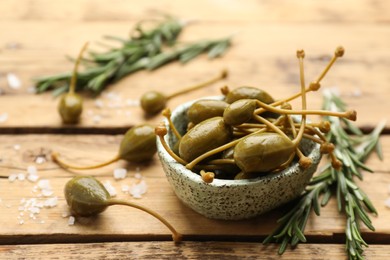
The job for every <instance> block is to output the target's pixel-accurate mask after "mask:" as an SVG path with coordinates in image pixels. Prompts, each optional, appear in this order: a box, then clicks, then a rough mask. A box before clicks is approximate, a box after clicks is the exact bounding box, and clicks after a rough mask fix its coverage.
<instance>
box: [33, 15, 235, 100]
mask: <svg viewBox="0 0 390 260" xmlns="http://www.w3.org/2000/svg"><path fill="white" fill-rule="evenodd" d="M148 22H152V24H153V25H154V27H152V28H149V29H146V26H145V23H146V21H141V22H139V23H137V25H136V26H135V27H134V28H133V30H132V33H131V36H130V38H129V39H123V38H120V37H116V36H105V39H107V40H113V41H117V42H119V43H120V44H122V46H121V47H115V48H114V47H109V46H107V45H105V47H108V48H109V49H108V50H107V51H106V52H103V53H98V52H95V51H89V57H88V58H86V59H85V60H86V61H88V66H86V68H85V70H84V71H83V72H80V73H78V79H79V80H78V81H77V86H76V90H77V91H90V92H92V93H94V94H95V95H97V94H99V93H100V92H101V91H103V90H104V89H105V88H106V87H107V86H108V85H110V84H111V83H114V82H116V81H118V80H120V79H122V78H123V77H125V76H127V75H129V74H132V73H134V72H136V71H139V70H143V69H147V70H154V69H157V68H159V67H161V66H163V65H165V64H167V63H169V62H172V61H175V60H179V61H181V62H182V63H185V62H189V61H190V60H192V59H194V58H195V57H197V56H199V55H200V54H202V53H207V54H208V57H209V58H216V57H218V56H221V55H222V54H223V53H224V52H225V51H226V50H227V49H228V47H229V46H230V45H231V37H228V38H223V39H217V40H201V41H198V42H194V43H191V44H187V45H184V46H181V47H179V46H177V38H178V37H179V35H180V33H181V32H182V29H183V28H184V26H185V24H184V23H183V22H181V21H179V20H178V19H175V18H172V17H170V16H167V17H165V19H163V20H162V21H160V22H156V21H148ZM70 78H71V73H70V72H67V73H61V74H58V75H52V76H46V77H40V78H37V79H36V80H35V81H36V83H35V88H36V92H37V93H42V92H45V91H48V90H51V89H52V90H55V91H53V94H55V95H59V94H61V93H63V92H65V91H67V90H68V85H69V82H70Z"/></svg>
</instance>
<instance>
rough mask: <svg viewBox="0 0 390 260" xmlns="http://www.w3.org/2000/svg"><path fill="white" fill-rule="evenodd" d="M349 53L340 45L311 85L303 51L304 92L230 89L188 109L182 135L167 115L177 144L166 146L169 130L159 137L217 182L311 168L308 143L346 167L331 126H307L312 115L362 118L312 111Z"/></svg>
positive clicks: (207, 178)
mask: <svg viewBox="0 0 390 260" xmlns="http://www.w3.org/2000/svg"><path fill="white" fill-rule="evenodd" d="M343 53H344V49H343V48H342V47H338V48H337V49H336V51H335V53H334V56H333V58H332V60H331V61H330V63H329V64H328V66H327V67H326V68H325V69H324V71H323V72H322V73H321V74H320V76H319V77H318V79H317V80H315V81H313V82H311V83H310V84H309V85H308V87H306V85H305V79H304V69H303V67H304V66H303V59H304V56H305V54H304V51H302V50H299V51H297V57H298V60H299V67H300V81H301V89H300V91H299V92H298V93H297V94H295V95H293V96H291V97H288V98H284V99H280V100H277V101H275V99H274V98H273V97H272V96H271V95H270V94H269V93H267V92H266V91H264V90H262V89H259V88H256V87H250V86H243V87H238V88H236V89H233V90H229V88H228V87H224V88H222V89H221V90H222V94H223V96H222V97H221V98H220V99H219V100H216V99H208V98H206V99H201V100H198V101H196V102H194V103H193V104H192V105H191V106H190V107H189V108H188V110H187V118H188V120H189V123H188V127H187V129H186V131H185V133H182V134H180V133H179V131H178V130H177V129H176V128H175V125H174V124H173V123H172V121H171V119H170V111H169V110H165V111H164V115H165V116H166V118H167V120H168V122H169V128H170V130H171V131H172V132H173V134H174V135H175V136H176V139H177V142H176V143H175V144H173V145H171V146H170V145H168V144H167V143H166V141H165V139H164V136H165V135H166V134H167V131H168V130H167V129H166V127H165V126H158V127H157V128H156V134H157V135H158V136H159V138H160V141H161V143H162V144H163V146H164V148H165V149H166V150H167V152H168V153H169V154H170V155H171V156H172V157H173V158H174V159H175V160H176V161H177V162H179V163H181V164H183V165H185V167H186V168H187V169H189V170H192V171H194V172H196V173H198V174H200V175H201V176H202V179H203V180H204V181H205V182H212V181H213V180H214V178H222V179H250V178H256V177H258V176H262V175H264V174H270V173H273V172H279V171H281V170H283V169H285V168H287V167H289V165H291V163H292V162H293V161H296V160H298V162H299V165H300V167H302V168H303V169H306V168H308V167H310V165H311V164H312V161H311V159H310V158H309V157H307V156H306V155H305V154H304V152H302V149H301V148H300V143H301V141H302V140H303V139H307V140H310V141H312V142H315V143H318V144H319V145H320V151H321V153H322V154H329V155H330V158H331V159H332V165H333V167H335V168H340V167H341V162H340V161H339V160H337V159H336V157H335V156H334V145H333V144H331V143H329V142H328V141H327V139H326V138H325V134H326V133H327V132H328V131H329V130H330V127H331V125H330V123H329V122H328V121H319V122H307V120H306V117H307V115H326V116H337V117H343V118H346V119H348V120H356V112H355V111H354V110H349V111H346V112H334V111H323V110H308V109H307V107H306V106H307V105H306V103H307V102H306V93H307V92H311V91H316V90H318V89H319V88H320V81H321V80H322V78H323V77H324V76H325V74H326V73H327V72H328V70H329V68H330V67H331V66H332V64H333V63H334V61H335V60H336V59H337V58H338V57H341V56H342V55H343ZM298 97H300V98H301V108H300V109H293V108H292V106H291V104H290V103H289V102H290V101H291V100H293V99H296V98H298ZM294 115H295V116H294ZM298 115H300V117H298Z"/></svg>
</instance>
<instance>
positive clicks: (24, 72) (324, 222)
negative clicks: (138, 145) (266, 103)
mask: <svg viewBox="0 0 390 260" xmlns="http://www.w3.org/2000/svg"><path fill="white" fill-rule="evenodd" d="M0 10H1V11H0V14H1V15H0V116H4V115H5V114H7V115H8V119H7V120H6V121H4V122H3V121H2V122H0V212H1V214H0V244H1V245H0V258H1V259H79V258H81V257H82V258H83V259H129V258H135V259H176V258H179V259H196V258H206V259H211V258H218V259H219V258H229V259H259V258H261V259H263V258H264V259H274V258H281V259H345V256H346V254H345V252H344V240H345V236H344V229H345V218H344V216H343V215H342V214H339V212H338V211H337V208H336V202H335V198H332V199H331V201H330V202H329V204H328V205H327V206H326V207H325V208H322V209H321V216H320V217H317V216H315V215H314V214H313V215H312V216H310V218H309V221H308V224H307V228H306V232H305V235H306V236H307V239H308V242H309V243H308V244H301V245H299V247H298V248H297V249H296V250H293V251H290V250H288V251H287V252H286V254H285V255H283V256H282V257H278V256H277V255H276V251H277V246H276V245H270V246H262V245H261V243H260V242H261V241H262V239H263V238H264V237H265V236H266V235H267V234H269V233H270V232H271V231H272V230H273V228H274V227H275V225H276V224H275V221H276V219H278V218H279V217H280V216H281V215H282V213H283V211H285V210H286V208H287V207H288V205H286V206H283V207H281V208H280V209H276V210H274V211H272V212H269V213H267V214H265V215H263V216H260V217H258V218H254V219H250V220H244V221H219V220H210V219H207V218H204V217H202V216H200V215H199V214H197V213H195V212H194V211H192V210H191V209H189V208H187V207H186V206H185V205H184V204H183V203H182V202H180V201H179V200H178V199H177V197H176V196H175V194H174V192H173V191H172V189H171V187H170V186H169V184H168V182H167V181H166V179H165V176H164V172H163V171H162V168H161V166H160V163H159V161H158V159H157V157H155V158H154V159H153V160H152V161H151V162H150V163H147V164H142V165H130V164H128V163H126V162H124V161H119V162H117V163H115V164H113V165H110V166H107V167H104V168H101V169H98V170H94V171H86V172H85V174H91V175H95V176H96V177H97V178H99V179H100V180H102V181H103V182H105V181H109V182H110V183H111V184H112V185H113V186H114V187H115V188H116V190H117V192H118V195H117V196H118V197H120V198H125V199H128V200H131V201H135V202H139V203H142V204H143V205H146V206H148V207H151V208H153V209H154V210H156V211H157V212H159V213H160V214H161V215H163V216H164V217H166V218H167V219H168V220H169V221H171V222H172V223H173V224H174V226H175V227H176V228H177V229H178V230H179V231H180V232H182V233H183V234H184V240H185V241H184V243H182V244H181V245H180V246H176V245H174V244H173V243H172V242H171V241H170V240H171V237H170V233H169V231H168V230H167V229H166V227H165V226H163V225H162V224H161V223H160V222H158V221H157V220H156V219H154V218H153V217H151V216H148V215H146V214H145V213H144V212H140V211H137V210H135V209H130V208H123V207H120V206H114V207H112V208H110V209H108V210H107V211H105V212H104V213H103V214H101V215H100V216H98V217H95V218H77V220H76V223H75V225H72V226H69V225H68V217H64V216H63V215H64V213H66V212H67V206H66V203H65V200H64V196H63V187H64V185H65V183H66V182H67V181H68V180H69V179H70V178H71V176H73V175H74V174H81V172H80V171H79V172H68V171H65V170H63V169H61V168H59V167H58V166H57V165H55V164H54V163H53V162H51V160H50V153H51V152H52V151H58V152H59V153H60V154H61V155H62V156H63V158H64V159H66V160H68V161H75V162H79V163H80V164H83V165H89V164H93V163H97V162H101V161H104V160H105V159H108V158H111V157H113V156H114V155H115V154H116V153H117V149H118V145H119V143H120V140H121V138H122V134H123V133H124V132H125V131H126V130H127V129H128V128H130V127H131V126H134V125H136V124H139V123H142V122H145V121H148V122H150V123H151V124H157V123H159V121H160V120H161V116H156V117H154V118H147V117H145V116H144V114H143V112H142V111H141V109H140V108H139V107H138V105H136V102H137V101H138V99H139V98H140V96H141V95H142V94H143V93H145V92H146V91H148V90H156V89H158V90H159V89H163V90H164V91H166V92H167V93H168V94H169V93H172V92H175V91H176V90H178V89H181V88H182V87H185V86H189V85H193V84H194V83H198V82H201V81H204V80H205V79H208V78H209V77H213V76H214V75H215V74H217V73H219V71H220V70H222V69H224V68H227V69H228V70H229V72H230V75H229V77H228V78H227V79H225V80H223V81H221V82H218V83H215V84H213V85H211V86H209V87H207V88H205V89H202V90H198V91H195V92H192V93H188V94H185V95H183V96H180V97H178V98H175V99H173V100H171V101H170V102H169V107H170V108H175V107H176V106H178V105H179V104H181V103H183V102H186V101H188V100H192V99H196V98H200V97H204V96H210V95H219V89H220V87H221V86H224V85H228V86H229V87H231V88H234V87H238V86H242V85H253V86H258V87H260V88H262V89H264V90H266V91H268V92H269V93H270V94H271V95H272V96H274V98H276V99H279V98H283V97H286V96H289V95H291V94H293V93H296V92H297V91H298V90H299V70H298V62H297V60H296V57H295V52H296V50H297V49H304V50H305V52H306V58H305V75H306V81H307V82H310V81H311V80H313V79H315V78H316V77H317V76H318V74H319V73H320V71H321V70H322V69H323V68H324V67H325V66H326V64H327V61H328V60H329V59H330V57H331V55H332V53H333V51H334V49H335V47H336V46H339V45H343V46H344V47H345V49H346V53H345V55H344V57H343V58H342V59H340V60H339V61H337V62H336V64H335V65H334V67H333V68H332V69H331V71H330V72H329V73H328V75H327V76H326V78H325V79H324V80H323V81H322V88H323V89H334V90H336V91H338V92H339V93H340V95H341V97H342V98H343V99H344V100H345V101H346V103H347V105H348V106H349V107H350V108H353V109H356V110H357V112H358V121H357V124H358V125H359V126H360V127H361V128H364V129H368V130H369V129H372V128H373V127H374V126H375V125H376V124H377V123H378V122H379V121H380V120H382V119H387V129H386V132H385V133H386V134H388V133H389V132H390V127H389V126H390V125H389V124H390V117H389V113H388V111H390V103H389V102H388V99H389V97H390V88H389V86H388V85H389V82H390V74H389V73H388V72H389V68H390V49H389V48H390V47H389V46H390V26H389V25H390V2H389V1H377V0H345V1H342V2H340V1H337V0H326V1H325V0H320V1H312V0H301V1H289V0H280V1H268V0H261V1H258V0H248V1H245V2H244V1H241V2H239V1H232V0H199V1H171V0H160V1H152V0H143V1H135V0H112V1H110V2H109V3H108V2H107V1H104V0H67V1H51V0H19V1H12V0H3V1H0ZM159 13H169V14H172V15H174V16H177V17H180V18H182V19H183V20H186V21H191V23H189V25H188V27H187V28H186V29H185V30H184V32H183V34H182V35H181V37H180V40H181V41H183V42H190V41H195V40H198V39H205V38H217V37H223V36H226V35H231V34H234V38H233V46H232V48H231V49H230V50H229V51H228V52H227V53H226V54H225V55H224V56H223V57H222V58H219V59H215V60H208V59H207V58H206V57H205V56H201V57H199V58H197V59H196V60H194V61H192V62H190V63H188V64H186V65H182V64H178V63H172V64H170V65H168V66H165V67H162V68H161V69H158V70H156V71H153V72H147V71H140V72H137V73H135V74H133V75H131V76H128V77H126V78H124V79H123V80H121V81H120V82H118V83H116V84H113V85H111V86H109V88H108V89H107V91H105V92H104V93H103V94H102V95H100V96H99V97H98V98H97V99H94V98H92V97H91V96H89V95H88V94H84V98H85V106H84V113H83V116H82V121H81V124H79V125H77V126H64V125H62V124H61V122H60V118H59V116H58V114H57V111H56V110H57V102H58V100H57V99H55V98H53V97H52V96H51V94H50V93H45V94H41V95H35V94H33V93H32V92H31V90H32V89H33V85H34V80H33V79H34V78H36V77H39V76H45V75H51V74H56V73H59V72H63V71H69V70H70V69H72V67H73V64H72V63H71V62H69V61H68V60H67V59H66V57H65V56H66V55H69V56H73V57H74V56H76V55H77V53H78V51H79V49H80V47H81V46H82V45H83V44H84V42H86V41H90V42H91V44H90V46H91V48H92V49H93V50H97V51H103V50H104V48H103V47H102V46H101V45H100V44H99V42H102V41H103V42H105V43H107V41H104V40H103V38H102V37H103V36H104V35H116V36H122V37H126V36H127V35H128V33H129V31H130V29H131V28H132V27H133V26H134V25H135V24H136V22H137V21H139V20H141V19H148V18H155V17H156V16H158V14H159ZM113 44H114V43H113ZM7 73H15V75H17V77H19V78H20V80H21V83H22V86H21V87H20V88H19V89H13V88H10V87H9V86H8V83H7V80H6V75H7ZM96 100H98V102H100V104H102V106H100V105H97V104H96ZM321 103H322V90H321V91H319V92H317V93H310V94H308V107H309V108H313V109H318V108H320V107H321ZM292 104H293V106H294V107H299V106H300V104H299V102H292ZM80 133H82V135H78V134H80ZM95 134H99V135H95ZM381 141H382V142H383V152H384V157H385V159H384V161H380V160H379V159H378V158H376V157H375V156H372V157H370V159H369V160H368V162H367V165H368V166H369V167H371V168H372V169H373V170H374V173H373V174H368V173H365V174H364V178H365V179H364V181H363V182H359V185H360V186H361V187H362V188H363V190H364V191H366V193H367V194H368V196H369V197H370V198H371V199H372V201H373V203H374V205H375V207H376V208H377V210H378V213H379V215H378V216H377V217H375V216H372V221H373V225H374V226H375V228H376V231H375V232H371V231H369V230H367V229H366V228H364V230H363V237H364V239H365V240H366V241H367V242H368V243H369V244H370V247H369V248H367V249H366V251H365V252H366V253H365V254H366V257H367V259H389V257H390V256H389V253H388V252H389V251H390V248H389V241H390V224H389V221H388V220H389V219H390V209H389V208H387V207H386V206H385V203H384V202H385V200H386V199H387V198H389V197H390V193H389V185H390V175H389V173H390V162H389V159H388V158H390V157H389V156H390V137H388V136H387V135H384V136H383V137H382V139H381ZM37 158H38V161H39V160H42V159H44V160H46V162H45V163H42V164H38V163H37ZM30 165H35V166H36V167H37V168H38V174H39V176H40V179H45V180H48V181H49V182H50V184H51V186H52V191H53V194H52V195H50V196H49V197H44V196H42V191H41V190H40V189H39V188H36V187H35V186H37V183H36V182H29V181H27V180H24V181H19V180H15V181H14V182H10V181H9V180H8V177H9V176H10V175H12V174H20V173H21V174H26V169H27V167H28V166H30ZM118 167H124V168H126V169H128V176H127V178H126V179H124V180H120V181H116V180H114V178H113V177H112V175H113V170H114V169H115V168H118ZM137 172H140V173H141V174H142V177H143V180H144V181H145V182H146V183H147V185H148V190H147V193H146V194H144V195H143V198H142V199H138V200H137V199H134V198H132V197H131V196H130V195H129V194H126V193H124V192H122V191H121V190H122V186H123V185H132V184H135V183H137V182H138V181H139V179H137V178H136V177H135V174H136V173H137ZM53 197H57V198H58V205H57V206H56V207H54V208H41V209H40V212H39V214H33V215H31V216H30V212H29V211H24V208H22V207H26V205H27V204H26V203H28V202H31V201H32V199H36V201H38V202H44V201H45V200H46V199H48V198H53Z"/></svg>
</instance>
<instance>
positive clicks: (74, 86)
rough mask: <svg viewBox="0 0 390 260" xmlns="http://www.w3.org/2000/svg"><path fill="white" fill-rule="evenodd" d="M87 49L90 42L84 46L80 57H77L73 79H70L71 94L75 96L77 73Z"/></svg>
mask: <svg viewBox="0 0 390 260" xmlns="http://www.w3.org/2000/svg"><path fill="white" fill-rule="evenodd" d="M87 47H88V42H86V43H85V44H84V46H83V48H82V49H81V51H80V53H79V56H78V57H77V60H76V63H75V65H74V68H73V74H72V78H71V79H70V85H69V93H71V94H73V93H74V92H75V91H76V83H77V71H78V68H79V64H80V61H81V58H82V56H83V53H84V51H85V50H86V49H87Z"/></svg>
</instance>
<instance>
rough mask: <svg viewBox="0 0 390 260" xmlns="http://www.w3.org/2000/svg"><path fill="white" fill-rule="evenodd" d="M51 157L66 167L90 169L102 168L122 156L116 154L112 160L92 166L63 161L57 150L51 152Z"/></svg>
mask: <svg viewBox="0 0 390 260" xmlns="http://www.w3.org/2000/svg"><path fill="white" fill-rule="evenodd" d="M51 157H52V159H53V161H54V162H56V163H57V164H58V165H59V166H61V167H62V168H66V169H74V170H90V169H96V168H100V167H103V166H106V165H109V164H111V163H113V162H116V161H118V160H120V159H121V158H120V156H119V154H118V155H117V156H115V157H114V158H112V159H111V160H109V161H107V162H104V163H99V164H96V165H90V166H79V165H72V164H68V163H66V162H64V161H62V160H61V159H60V158H59V154H58V153H57V152H53V153H52V154H51Z"/></svg>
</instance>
